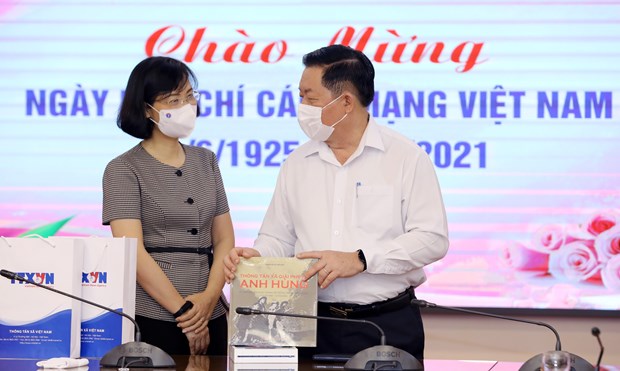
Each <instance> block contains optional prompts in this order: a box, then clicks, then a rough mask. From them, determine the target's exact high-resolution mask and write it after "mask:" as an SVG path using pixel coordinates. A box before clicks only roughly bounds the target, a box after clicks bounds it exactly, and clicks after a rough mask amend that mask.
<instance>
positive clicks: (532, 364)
mask: <svg viewBox="0 0 620 371" xmlns="http://www.w3.org/2000/svg"><path fill="white" fill-rule="evenodd" d="M411 305H412V306H417V307H422V308H439V309H445V310H451V311H455V312H463V313H469V314H475V315H479V316H484V317H493V318H499V319H504V320H509V321H515V322H522V323H529V324H532V325H538V326H543V327H546V328H548V329H550V330H551V331H553V334H554V335H555V339H556V343H555V350H556V351H561V350H562V343H561V342H560V335H559V334H558V332H557V331H556V330H555V329H554V328H553V327H552V326H551V325H549V324H547V323H544V322H538V321H528V320H525V319H520V318H513V317H506V316H500V315H498V314H491V313H485V312H479V311H475V310H469V309H464V308H459V307H445V306H441V305H437V304H434V303H430V302H428V301H426V300H418V299H412V300H411ZM567 353H568V352H567ZM569 355H570V362H571V367H572V368H571V370H576V371H594V367H593V366H592V365H591V364H590V363H589V362H588V361H586V360H585V359H583V358H581V357H579V356H577V355H575V354H572V353H569ZM541 367H542V353H541V354H537V355H535V356H534V357H532V358H530V359H528V360H527V361H526V362H525V363H524V364H523V365H522V366H521V367H520V368H519V371H539V370H541V369H542V368H541Z"/></svg>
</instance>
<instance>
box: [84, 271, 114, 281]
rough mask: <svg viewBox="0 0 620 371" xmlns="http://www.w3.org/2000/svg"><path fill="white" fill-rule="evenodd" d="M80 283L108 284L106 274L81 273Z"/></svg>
mask: <svg viewBox="0 0 620 371" xmlns="http://www.w3.org/2000/svg"><path fill="white" fill-rule="evenodd" d="M82 283H108V272H82Z"/></svg>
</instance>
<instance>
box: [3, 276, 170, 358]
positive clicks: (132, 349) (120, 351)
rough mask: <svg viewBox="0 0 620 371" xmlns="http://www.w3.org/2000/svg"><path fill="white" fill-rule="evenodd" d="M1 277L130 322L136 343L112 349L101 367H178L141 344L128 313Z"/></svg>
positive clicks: (166, 355)
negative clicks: (68, 298) (58, 295)
mask: <svg viewBox="0 0 620 371" xmlns="http://www.w3.org/2000/svg"><path fill="white" fill-rule="evenodd" d="M0 276H2V277H5V278H8V279H10V280H15V281H21V282H25V283H29V284H31V285H34V286H37V287H40V288H43V289H46V290H49V291H52V292H55V293H57V294H60V295H64V296H67V297H70V298H71V299H75V300H77V301H81V302H83V303H86V304H90V305H93V306H95V307H97V308H101V309H103V310H107V311H108V312H112V313H116V314H118V315H119V316H123V317H125V318H127V319H128V320H130V321H131V322H132V323H133V325H134V326H135V328H136V330H135V334H134V341H133V342H128V343H125V344H121V345H118V346H116V347H114V348H112V349H110V350H109V351H108V352H107V353H106V354H104V356H103V357H102V358H101V360H100V361H99V365H100V366H101V367H130V366H131V367H136V368H144V367H148V368H169V367H176V364H175V362H174V360H173V359H172V357H170V356H169V355H168V354H167V353H166V352H164V351H163V350H161V349H160V348H157V347H156V346H153V345H150V344H147V343H143V342H141V341H140V340H141V337H142V336H141V333H140V327H139V326H138V323H137V322H136V320H135V319H133V318H131V316H129V315H128V314H126V313H123V312H120V311H117V310H114V309H112V308H108V307H104V306H103V305H101V304H97V303H94V302H92V301H89V300H86V299H82V298H80V297H77V296H75V295H71V294H69V293H66V292H63V291H60V290H56V289H54V288H51V287H48V286H45V285H42V284H40V283H37V282H34V281H32V280H29V279H27V278H24V277H21V276H19V275H18V274H17V273H14V272H11V271H8V270H5V269H0Z"/></svg>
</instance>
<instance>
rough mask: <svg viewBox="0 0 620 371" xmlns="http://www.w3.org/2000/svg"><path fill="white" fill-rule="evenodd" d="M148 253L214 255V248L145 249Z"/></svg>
mask: <svg viewBox="0 0 620 371" xmlns="http://www.w3.org/2000/svg"><path fill="white" fill-rule="evenodd" d="M145 250H146V252H149V253H151V252H183V253H190V254H200V255H201V254H213V246H209V247H145Z"/></svg>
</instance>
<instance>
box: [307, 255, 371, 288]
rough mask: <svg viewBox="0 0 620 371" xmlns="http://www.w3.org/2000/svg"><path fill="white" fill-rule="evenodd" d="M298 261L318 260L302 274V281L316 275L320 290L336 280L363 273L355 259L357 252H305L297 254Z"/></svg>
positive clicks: (361, 267) (361, 266)
mask: <svg viewBox="0 0 620 371" xmlns="http://www.w3.org/2000/svg"><path fill="white" fill-rule="evenodd" d="M297 258H299V259H318V261H317V262H316V263H314V264H313V265H312V266H311V267H310V268H308V270H307V271H306V272H305V273H304V281H307V280H309V279H310V277H312V276H314V275H315V274H317V273H318V276H317V281H318V283H319V286H320V287H321V288H322V289H325V288H327V287H328V286H329V285H330V284H331V283H332V282H334V280H335V279H337V278H345V277H352V276H355V275H356V274H358V273H361V272H363V271H364V264H363V263H362V262H361V261H360V260H359V258H358V257H357V251H353V252H342V251H333V250H325V251H306V252H301V253H299V254H297Z"/></svg>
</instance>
